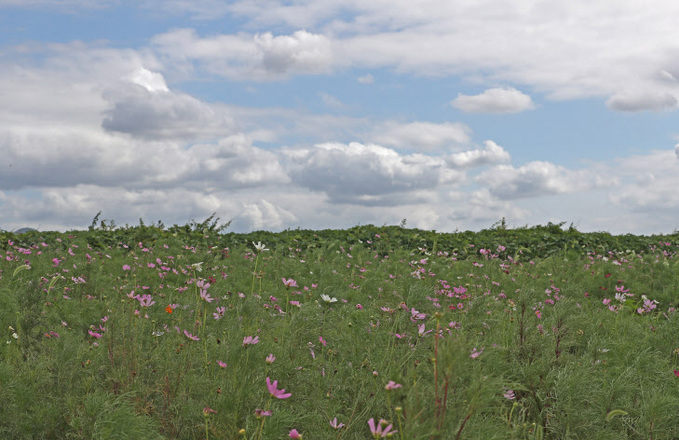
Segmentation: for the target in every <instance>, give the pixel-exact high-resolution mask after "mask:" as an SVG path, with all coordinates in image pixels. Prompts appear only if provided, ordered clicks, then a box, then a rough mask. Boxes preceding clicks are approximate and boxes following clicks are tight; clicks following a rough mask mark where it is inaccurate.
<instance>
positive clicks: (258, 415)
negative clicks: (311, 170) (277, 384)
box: [241, 408, 271, 434]
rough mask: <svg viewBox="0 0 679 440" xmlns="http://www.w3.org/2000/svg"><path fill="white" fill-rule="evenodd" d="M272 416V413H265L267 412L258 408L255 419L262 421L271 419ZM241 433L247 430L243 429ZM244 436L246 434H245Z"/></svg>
mask: <svg viewBox="0 0 679 440" xmlns="http://www.w3.org/2000/svg"><path fill="white" fill-rule="evenodd" d="M270 415H271V411H265V410H263V409H259V408H257V409H256V410H255V417H257V418H258V419H261V418H262V417H269V416H270ZM241 431H245V430H244V429H241ZM243 434H245V432H243Z"/></svg>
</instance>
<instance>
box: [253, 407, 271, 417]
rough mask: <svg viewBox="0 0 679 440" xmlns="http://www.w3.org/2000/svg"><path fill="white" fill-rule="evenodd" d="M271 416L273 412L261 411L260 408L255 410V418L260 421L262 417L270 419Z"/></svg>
mask: <svg viewBox="0 0 679 440" xmlns="http://www.w3.org/2000/svg"><path fill="white" fill-rule="evenodd" d="M270 415H271V411H264V410H263V409H259V408H257V409H256V410H255V417H257V418H258V419H260V418H262V417H268V416H270Z"/></svg>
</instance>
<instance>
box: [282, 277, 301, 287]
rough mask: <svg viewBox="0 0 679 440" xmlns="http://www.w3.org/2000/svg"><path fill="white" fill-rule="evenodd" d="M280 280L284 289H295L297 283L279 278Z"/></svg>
mask: <svg viewBox="0 0 679 440" xmlns="http://www.w3.org/2000/svg"><path fill="white" fill-rule="evenodd" d="M281 280H282V281H283V284H284V285H285V287H297V281H295V280H293V279H292V278H290V279H287V280H286V279H285V278H281Z"/></svg>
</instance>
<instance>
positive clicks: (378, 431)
mask: <svg viewBox="0 0 679 440" xmlns="http://www.w3.org/2000/svg"><path fill="white" fill-rule="evenodd" d="M368 426H369V427H370V432H371V433H372V435H373V438H385V437H387V436H390V434H391V435H393V434H395V433H396V432H397V431H395V430H394V431H392V428H393V425H391V424H389V422H387V421H386V420H384V419H380V421H379V423H378V424H377V426H375V419H374V418H371V419H370V420H368Z"/></svg>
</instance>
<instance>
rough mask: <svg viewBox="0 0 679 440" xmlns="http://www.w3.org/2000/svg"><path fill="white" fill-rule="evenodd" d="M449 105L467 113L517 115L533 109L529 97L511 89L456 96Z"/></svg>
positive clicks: (496, 89) (497, 89) (495, 89)
mask: <svg viewBox="0 0 679 440" xmlns="http://www.w3.org/2000/svg"><path fill="white" fill-rule="evenodd" d="M451 104H452V106H453V107H455V108H458V109H460V110H462V111H464V112H467V113H519V112H522V111H525V110H530V109H532V108H534V107H535V105H534V104H533V100H532V99H531V97H530V96H528V95H526V94H524V93H522V92H520V91H518V90H516V89H513V88H494V89H488V90H486V91H484V92H483V93H481V94H479V95H473V96H469V95H463V94H458V96H457V98H455V100H453V101H452V102H451Z"/></svg>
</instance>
